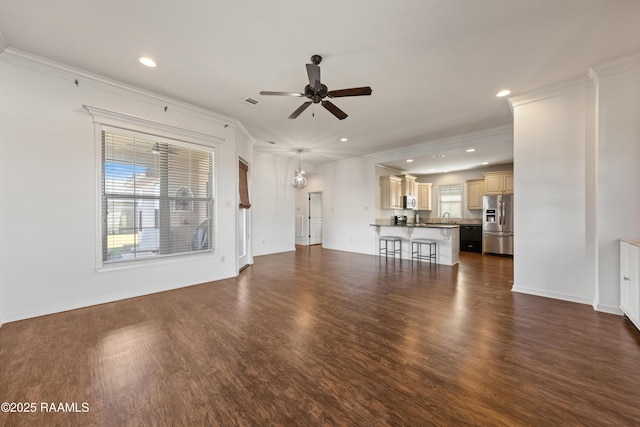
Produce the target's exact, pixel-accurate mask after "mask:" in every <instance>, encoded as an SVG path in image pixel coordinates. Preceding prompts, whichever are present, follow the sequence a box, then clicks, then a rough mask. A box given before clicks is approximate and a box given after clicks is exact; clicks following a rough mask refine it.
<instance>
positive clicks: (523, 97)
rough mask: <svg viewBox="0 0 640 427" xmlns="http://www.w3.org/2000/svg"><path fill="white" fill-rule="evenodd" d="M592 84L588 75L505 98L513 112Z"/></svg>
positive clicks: (583, 88)
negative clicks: (517, 108) (515, 109)
mask: <svg viewBox="0 0 640 427" xmlns="http://www.w3.org/2000/svg"><path fill="white" fill-rule="evenodd" d="M593 84H594V80H593V78H592V77H591V76H590V75H585V76H581V77H578V78H575V79H571V80H567V81H565V82H562V83H558V84H555V85H551V86H545V87H542V88H540V89H535V90H532V91H529V92H525V93H522V94H518V95H515V96H510V97H508V98H507V100H508V101H509V105H510V107H511V110H512V111H513V109H514V108H515V107H519V106H521V105H525V104H529V103H531V102H537V101H542V100H544V99H548V98H553V97H556V96H559V95H562V94H565V93H569V92H574V91H578V90H585V89H587V88H588V87H590V86H593Z"/></svg>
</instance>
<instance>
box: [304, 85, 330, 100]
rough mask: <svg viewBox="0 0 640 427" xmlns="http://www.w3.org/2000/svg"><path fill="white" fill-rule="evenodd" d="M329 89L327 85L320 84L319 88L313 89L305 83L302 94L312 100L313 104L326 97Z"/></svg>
mask: <svg viewBox="0 0 640 427" xmlns="http://www.w3.org/2000/svg"><path fill="white" fill-rule="evenodd" d="M328 93H329V90H328V89H327V86H325V85H323V84H321V85H320V89H319V90H313V88H312V87H311V86H310V85H306V86H305V87H304V96H306V97H307V98H309V99H310V100H312V101H313V103H314V104H318V103H320V101H322V100H323V99H324V98H326V97H327V94H328Z"/></svg>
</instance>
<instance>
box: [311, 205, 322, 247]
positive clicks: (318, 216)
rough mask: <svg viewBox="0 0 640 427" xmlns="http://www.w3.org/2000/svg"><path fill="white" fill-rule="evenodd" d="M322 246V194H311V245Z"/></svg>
mask: <svg viewBox="0 0 640 427" xmlns="http://www.w3.org/2000/svg"><path fill="white" fill-rule="evenodd" d="M321 244H322V193H321V192H317V193H309V245H321Z"/></svg>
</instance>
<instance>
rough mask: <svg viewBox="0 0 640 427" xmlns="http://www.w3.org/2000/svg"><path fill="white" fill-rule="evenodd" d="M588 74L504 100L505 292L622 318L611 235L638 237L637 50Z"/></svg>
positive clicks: (616, 256)
mask: <svg viewBox="0 0 640 427" xmlns="http://www.w3.org/2000/svg"><path fill="white" fill-rule="evenodd" d="M590 78H591V79H590V80H589V79H586V78H585V79H579V80H576V81H573V82H566V83H565V84H561V85H558V86H556V87H553V88H543V89H541V90H539V91H536V92H533V93H530V94H524V95H520V96H517V97H515V98H513V99H512V100H511V102H512V104H513V106H514V144H515V150H514V154H515V161H514V164H515V192H516V193H517V194H518V197H517V198H516V199H515V200H516V207H515V214H516V224H517V230H518V233H517V234H516V239H515V265H514V270H515V271H514V275H515V284H514V288H513V289H514V291H520V292H526V293H532V294H536V295H543V296H550V297H554V298H560V299H565V300H570V301H576V302H584V303H589V304H592V305H593V306H594V308H595V309H596V310H599V311H606V312H610V313H618V314H621V313H622V312H621V311H620V309H619V305H620V293H619V263H620V254H619V246H618V239H619V238H622V237H629V238H638V237H639V236H640V221H638V218H640V168H638V163H639V159H640V143H639V141H640V120H638V118H639V117H640V55H637V54H636V55H634V56H630V57H626V58H620V59H618V60H616V61H614V62H611V63H608V64H604V65H600V66H597V67H595V68H594V69H592V70H590ZM523 195H524V196H523Z"/></svg>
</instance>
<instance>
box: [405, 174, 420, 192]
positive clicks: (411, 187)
mask: <svg viewBox="0 0 640 427" xmlns="http://www.w3.org/2000/svg"><path fill="white" fill-rule="evenodd" d="M401 178H402V195H403V196H407V195H412V196H416V195H417V194H418V188H417V183H416V179H417V177H415V176H413V175H403V176H402V177H401Z"/></svg>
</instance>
